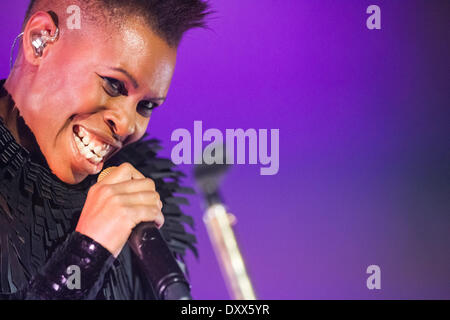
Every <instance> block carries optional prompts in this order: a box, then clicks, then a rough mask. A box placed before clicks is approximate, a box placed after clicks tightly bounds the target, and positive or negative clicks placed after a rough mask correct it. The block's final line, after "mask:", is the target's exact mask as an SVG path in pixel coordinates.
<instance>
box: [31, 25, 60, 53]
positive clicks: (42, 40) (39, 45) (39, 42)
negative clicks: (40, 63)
mask: <svg viewBox="0 0 450 320" xmlns="http://www.w3.org/2000/svg"><path fill="white" fill-rule="evenodd" d="M58 36H59V29H58V28H56V30H55V34H54V35H53V36H51V35H50V34H49V33H48V31H47V30H42V31H41V36H40V37H35V38H33V40H32V41H31V44H32V45H33V47H34V55H35V56H36V57H42V54H43V52H44V49H45V47H46V46H47V44H48V43H49V42H51V43H52V42H55V41H56V40H57V39H58Z"/></svg>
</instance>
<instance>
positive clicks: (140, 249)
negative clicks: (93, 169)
mask: <svg viewBox="0 0 450 320" xmlns="http://www.w3.org/2000/svg"><path fill="white" fill-rule="evenodd" d="M114 168H115V167H109V168H106V169H105V170H103V171H102V172H101V173H100V175H99V176H98V178H97V182H100V181H102V180H103V179H104V178H105V177H106V176H107V175H108V174H110V173H111V171H113V170H114ZM128 245H129V246H130V248H131V249H132V250H133V252H134V254H135V255H136V256H137V257H138V259H139V265H140V267H141V269H142V271H143V272H144V274H145V276H146V278H147V281H148V283H149V284H150V286H151V287H152V288H153V291H154V293H155V294H156V297H157V298H158V299H159V300H192V297H191V293H190V286H189V282H188V281H187V280H186V278H185V276H184V274H183V271H181V268H180V266H179V265H178V263H177V261H176V259H175V257H174V256H173V254H172V251H170V249H169V246H168V245H167V242H166V241H165V240H164V238H163V237H162V235H161V232H160V231H159V230H158V228H157V227H156V225H155V224H154V223H153V222H141V223H140V224H138V225H137V226H136V227H135V228H134V229H133V231H132V232H131V235H130V238H129V239H128Z"/></svg>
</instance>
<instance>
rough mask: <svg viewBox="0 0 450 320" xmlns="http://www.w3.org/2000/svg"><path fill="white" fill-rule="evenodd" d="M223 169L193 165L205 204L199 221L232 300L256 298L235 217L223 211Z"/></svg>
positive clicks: (224, 167)
mask: <svg viewBox="0 0 450 320" xmlns="http://www.w3.org/2000/svg"><path fill="white" fill-rule="evenodd" d="M226 170H227V166H226V165H218V164H212V165H206V164H203V165H198V166H196V168H195V171H194V176H195V178H196V180H197V183H198V185H199V187H200V189H201V190H202V191H203V194H204V197H205V201H206V205H207V209H206V213H205V214H204V216H203V222H204V223H205V225H206V229H207V231H208V235H209V238H210V240H211V243H212V246H213V248H214V252H215V254H216V257H217V260H218V262H219V266H220V268H221V271H222V275H223V277H224V279H225V283H226V285H227V288H228V291H229V293H230V295H231V297H232V298H233V300H256V294H255V291H254V289H253V286H252V283H251V281H250V277H249V275H248V273H247V269H246V267H245V263H244V258H243V257H242V254H241V251H240V249H239V245H238V242H237V239H236V236H235V234H234V231H233V228H232V226H233V224H234V223H235V222H236V219H235V217H234V216H233V215H231V214H229V213H227V210H226V208H225V205H224V203H223V201H222V197H221V196H220V193H219V188H218V186H219V183H220V180H221V178H222V177H223V175H224V173H225V171H226Z"/></svg>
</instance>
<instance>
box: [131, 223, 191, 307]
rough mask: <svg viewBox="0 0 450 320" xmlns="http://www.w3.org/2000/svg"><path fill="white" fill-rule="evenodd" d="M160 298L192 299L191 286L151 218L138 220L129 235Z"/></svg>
mask: <svg viewBox="0 0 450 320" xmlns="http://www.w3.org/2000/svg"><path fill="white" fill-rule="evenodd" d="M128 244H129V245H130V247H131V249H132V250H133V252H134V253H135V254H136V255H137V257H138V258H139V261H140V265H141V267H142V269H143V271H144V273H145V275H146V277H147V280H148V281H149V283H150V285H151V286H152V288H153V290H154V292H155V294H156V296H157V298H158V299H160V300H192V297H191V294H190V286H189V283H188V282H187V280H186V278H185V277H184V274H183V271H181V269H180V266H179V265H178V263H177V261H176V260H175V257H174V256H173V254H172V252H171V251H170V249H169V246H168V245H167V243H166V241H165V240H164V238H163V237H162V235H161V233H160V231H159V230H158V228H157V227H156V226H155V224H154V223H153V222H142V223H140V224H138V225H137V226H136V227H135V228H134V229H133V232H132V233H131V236H130V238H129V239H128Z"/></svg>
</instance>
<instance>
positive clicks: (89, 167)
mask: <svg viewBox="0 0 450 320" xmlns="http://www.w3.org/2000/svg"><path fill="white" fill-rule="evenodd" d="M71 136H72V149H73V150H74V155H75V159H76V160H77V162H78V163H79V164H80V165H81V167H82V168H83V169H84V170H85V171H86V172H87V173H88V174H91V175H93V174H98V173H99V172H100V171H101V170H102V168H103V160H102V161H101V162H99V163H98V164H95V163H92V162H91V161H89V160H88V159H86V158H85V157H84V156H83V155H82V154H81V153H80V149H78V146H77V144H76V142H75V138H74V132H73V130H72V134H71Z"/></svg>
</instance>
